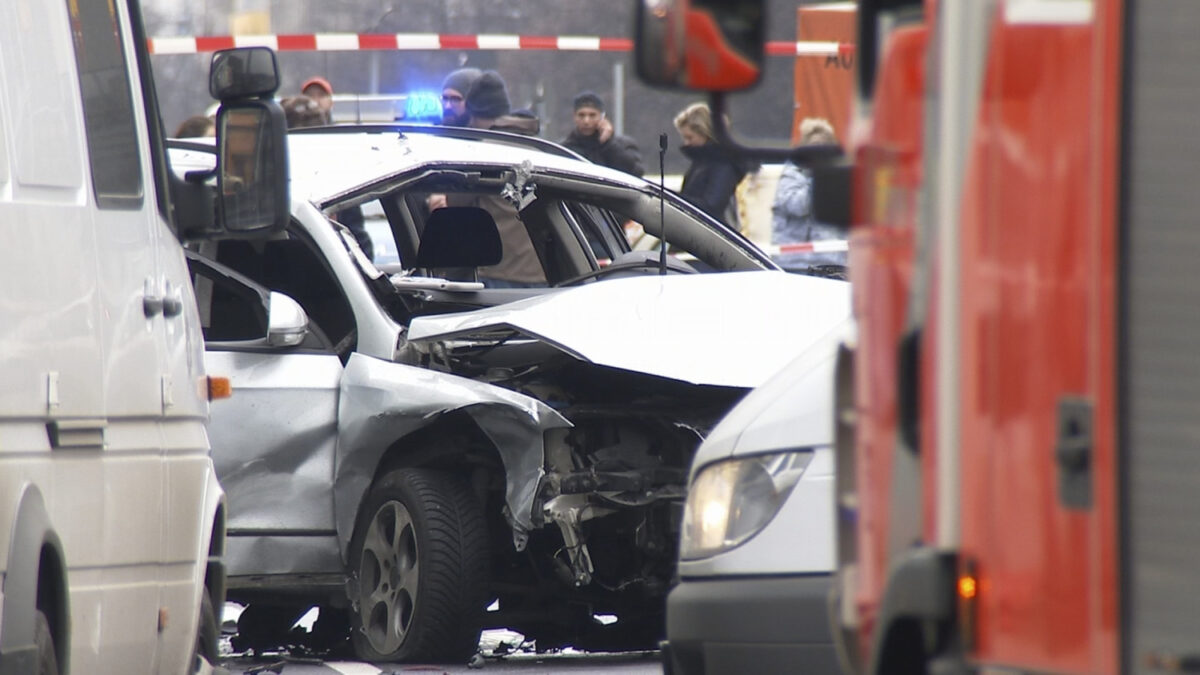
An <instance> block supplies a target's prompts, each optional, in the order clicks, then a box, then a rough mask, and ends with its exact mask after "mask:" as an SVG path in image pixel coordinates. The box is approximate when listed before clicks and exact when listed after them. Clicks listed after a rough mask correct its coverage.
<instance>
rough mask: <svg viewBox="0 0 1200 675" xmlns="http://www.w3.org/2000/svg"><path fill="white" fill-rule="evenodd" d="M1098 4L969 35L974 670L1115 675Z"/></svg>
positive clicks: (965, 498) (1107, 60)
mask: <svg viewBox="0 0 1200 675" xmlns="http://www.w3.org/2000/svg"><path fill="white" fill-rule="evenodd" d="M1116 4H1117V3H1094V4H1093V3H1091V2H1073V1H1068V2H1061V1H1053V2H1040V1H1036V0H1035V1H1033V2H1009V3H999V4H998V6H997V9H996V12H995V14H994V15H993V16H991V17H990V23H989V25H988V26H987V28H986V31H987V47H986V51H985V52H984V53H983V55H984V58H983V59H982V63H981V68H982V71H981V75H982V77H981V78H980V79H979V80H978V82H979V85H980V86H979V88H978V92H977V96H978V101H979V103H978V106H977V107H976V108H975V109H976V111H977V114H976V115H975V117H974V129H973V130H971V131H969V135H968V138H970V141H969V143H968V144H967V147H966V148H965V149H964V150H965V153H966V161H965V162H964V166H963V170H964V171H965V173H964V174H963V176H964V178H963V189H962V195H961V219H960V223H961V225H960V227H961V229H960V238H961V247H960V251H961V260H960V264H961V266H960V268H959V274H960V279H961V287H960V288H961V295H960V307H961V315H960V316H959V317H957V320H958V321H957V325H958V331H959V342H958V344H959V345H960V347H959V349H960V355H961V360H960V362H959V363H958V364H957V372H958V373H959V374H960V377H959V381H958V386H959V392H958V397H957V399H958V401H959V402H960V403H959V419H960V424H959V425H958V426H959V428H958V430H957V431H958V435H959V439H960V442H959V444H958V445H959V447H960V448H961V548H960V553H961V556H960V565H961V566H962V568H965V571H972V572H974V574H975V575H977V579H978V586H977V591H978V594H977V596H976V603H975V605H974V608H973V610H972V611H973V616H972V617H969V618H972V619H973V620H974V628H975V630H974V631H972V632H971V633H970V634H967V635H964V638H965V639H966V640H967V642H968V644H967V654H968V657H969V658H970V659H972V660H977V661H978V662H983V663H994V664H1005V665H1010V666H1019V667H1022V668H1032V669H1036V670H1045V671H1059V672H1064V671H1066V672H1088V673H1111V672H1116V671H1117V640H1116V636H1117V617H1118V608H1117V593H1116V589H1117V574H1118V570H1117V558H1116V506H1115V498H1116V493H1115V485H1116V478H1115V469H1114V467H1115V460H1114V434H1115V425H1114V382H1115V348H1114V345H1115V330H1116V326H1115V322H1114V308H1115V306H1116V295H1115V291H1114V289H1115V283H1114V274H1115V265H1114V255H1115V239H1116V237H1115V223H1116V216H1115V210H1116V196H1115V195H1116V153H1117V151H1118V143H1117V138H1118V122H1119V109H1120V105H1119V97H1118V94H1119V92H1120V82H1119V80H1120V78H1119V73H1120V57H1119V38H1120V23H1119V22H1120V18H1119V17H1120V13H1119V11H1118V10H1119V8H1117V7H1116V6H1115V5H1116ZM968 86H969V85H968ZM939 410H940V409H939ZM941 447H946V446H945V445H943V446H941ZM950 452H953V449H952V448H951V449H950ZM940 497H941V499H942V501H941V503H942V506H943V509H945V508H949V507H952V506H953V505H952V504H949V503H948V502H947V500H946V497H947V496H946V495H942V496H940ZM945 514H946V511H944V510H943V511H940V512H939V519H940V518H943V517H944V516H945ZM960 571H963V569H960ZM960 625H961V624H960Z"/></svg>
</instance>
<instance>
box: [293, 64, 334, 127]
mask: <svg viewBox="0 0 1200 675" xmlns="http://www.w3.org/2000/svg"><path fill="white" fill-rule="evenodd" d="M300 93H301V94H304V95H305V96H307V97H309V98H311V99H312V100H314V101H316V102H317V107H319V108H320V109H321V117H322V119H321V124H333V86H332V85H331V84H329V80H326V79H325V78H323V77H315V76H314V77H310V78H308V79H307V80H305V81H304V84H301V85H300Z"/></svg>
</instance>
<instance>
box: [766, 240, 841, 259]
mask: <svg viewBox="0 0 1200 675" xmlns="http://www.w3.org/2000/svg"><path fill="white" fill-rule="evenodd" d="M760 248H762V250H763V252H765V253H766V254H767V255H780V254H782V253H840V252H842V251H849V250H850V242H849V241H846V240H845V239H823V240H820V241H802V242H797V243H795V244H771V245H767V246H761V247H760Z"/></svg>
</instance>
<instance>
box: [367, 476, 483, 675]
mask: <svg viewBox="0 0 1200 675" xmlns="http://www.w3.org/2000/svg"><path fill="white" fill-rule="evenodd" d="M354 529H355V532H354V538H353V540H352V541H351V545H350V552H351V553H350V560H351V565H352V567H351V570H350V573H351V576H352V577H353V579H354V580H355V582H356V583H355V584H353V586H352V587H353V588H355V589H357V590H356V591H355V592H354V597H351V598H350V600H351V602H352V604H353V607H352V610H351V612H350V621H351V628H352V630H351V639H352V642H353V644H354V652H355V654H356V655H357V656H358V658H360V659H362V660H364V661H373V662H380V661H387V662H403V661H422V662H432V663H439V662H443V663H453V662H457V663H462V662H464V661H465V660H467V659H469V658H470V657H471V656H472V655H473V654H474V653H475V652H476V651H477V650H478V647H479V633H480V630H481V628H482V625H483V618H484V609H485V605H486V601H487V576H488V561H487V533H486V530H485V526H484V520H483V514H482V512H481V508H480V506H479V503H478V502H477V501H476V499H475V497H474V495H473V494H472V493H471V491H470V489H469V488H468V486H467V485H466V483H464V482H462V481H460V480H459V479H457V478H455V477H453V476H450V475H448V474H445V473H441V472H437V471H430V470H425V469H398V470H395V471H392V472H390V473H388V474H385V475H384V476H383V477H382V478H381V479H380V480H379V481H377V482H376V483H375V485H374V486H373V487H372V488H371V491H370V493H369V494H368V496H367V502H366V505H365V507H364V508H363V509H361V512H360V515H359V521H358V523H356V525H355V528H354Z"/></svg>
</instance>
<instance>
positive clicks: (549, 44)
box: [148, 33, 854, 57]
mask: <svg viewBox="0 0 1200 675" xmlns="http://www.w3.org/2000/svg"><path fill="white" fill-rule="evenodd" d="M148 42H149V48H150V53H151V54H200V53H205V52H215V51H217V50H219V49H232V48H234V47H270V48H271V49H274V50H275V51H279V52H314V51H315V52H346V51H373V50H389V51H422V50H425V51H436V50H443V49H445V50H450V49H457V50H463V49H466V50H531V51H533V50H541V51H601V52H605V51H607V52H628V51H633V40H631V39H629V38H611V37H597V36H589V35H558V36H555V35H507V34H499V33H492V34H487V33H480V34H476V35H457V34H446V33H307V34H295V35H213V36H191V37H157V38H150V39H149V40H148ZM766 51H767V54H769V55H772V56H823V57H830V56H839V57H844V56H847V55H849V54H852V53H853V52H854V45H852V44H845V43H838V42H818V41H801V42H779V41H775V42H768V43H767V46H766Z"/></svg>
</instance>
